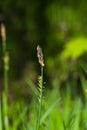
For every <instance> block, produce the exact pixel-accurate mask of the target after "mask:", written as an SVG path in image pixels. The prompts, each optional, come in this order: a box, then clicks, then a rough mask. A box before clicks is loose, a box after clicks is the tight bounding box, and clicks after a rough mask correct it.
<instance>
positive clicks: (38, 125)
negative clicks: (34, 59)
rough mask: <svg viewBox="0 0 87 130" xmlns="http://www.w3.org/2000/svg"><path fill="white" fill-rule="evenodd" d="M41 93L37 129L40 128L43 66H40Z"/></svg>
mask: <svg viewBox="0 0 87 130" xmlns="http://www.w3.org/2000/svg"><path fill="white" fill-rule="evenodd" d="M41 79H42V80H41V93H40V103H39V111H38V119H37V129H36V130H39V128H40V118H41V107H42V97H43V66H41Z"/></svg>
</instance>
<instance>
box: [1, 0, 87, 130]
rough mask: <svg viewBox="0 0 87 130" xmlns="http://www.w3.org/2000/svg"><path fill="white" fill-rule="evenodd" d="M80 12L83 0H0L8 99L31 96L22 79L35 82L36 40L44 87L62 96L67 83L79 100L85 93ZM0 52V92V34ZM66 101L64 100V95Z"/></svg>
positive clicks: (86, 59) (86, 54) (86, 30)
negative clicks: (42, 60)
mask: <svg viewBox="0 0 87 130" xmlns="http://www.w3.org/2000/svg"><path fill="white" fill-rule="evenodd" d="M86 16H87V1H86V0H80V1H79V0H66V1H65V0H61V1H58V0H50V1H49V0H36V1H35V0H18V1H15V0H3V1H0V23H4V24H5V26H6V33H7V42H6V44H7V50H8V52H9V56H10V70H9V100H11V101H13V100H14V99H16V98H17V100H18V99H19V100H22V99H24V98H25V100H26V101H30V100H31V97H32V96H31V95H32V92H31V90H30V88H29V85H30V83H29V85H28V84H27V82H26V79H27V78H28V79H29V80H31V81H33V82H34V84H35V85H37V77H38V75H40V65H39V63H38V59H37V51H36V48H37V45H38V44H39V45H40V46H41V47H42V50H43V54H44V61H45V67H44V81H45V82H46V83H45V86H46V88H45V89H46V90H47V93H50V92H51V93H52V94H53V93H54V94H53V97H54V99H55V96H54V95H55V91H57V92H58V94H59V92H60V94H59V95H61V96H62V97H64V96H65V95H66V91H67V88H68V87H69V91H71V97H72V99H74V98H77V97H80V98H81V100H82V103H84V102H85V100H86V99H85V95H86V93H87V87H86V78H87V25H86V24H87V17H86ZM0 53H1V54H0V89H1V92H2V90H3V63H2V40H1V36H0ZM83 84H84V85H83ZM67 86H68V87H67ZM83 86H84V87H83ZM46 90H45V91H46ZM48 95H49V96H50V94H48ZM59 95H58V97H59ZM51 96H52V95H51ZM66 98H67V97H66ZM51 100H52V99H51ZM66 101H67V102H68V100H67V99H66ZM50 102H51V101H50ZM78 104H79V103H78ZM67 111H68V110H67ZM82 128H83V127H82ZM53 129H54V128H53ZM84 129H85V127H84ZM76 130H77V129H76Z"/></svg>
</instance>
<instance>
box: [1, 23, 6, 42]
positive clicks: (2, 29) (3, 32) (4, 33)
mask: <svg viewBox="0 0 87 130" xmlns="http://www.w3.org/2000/svg"><path fill="white" fill-rule="evenodd" d="M1 36H2V40H3V42H5V41H6V28H5V25H4V24H1Z"/></svg>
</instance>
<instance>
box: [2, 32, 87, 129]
mask: <svg viewBox="0 0 87 130" xmlns="http://www.w3.org/2000/svg"><path fill="white" fill-rule="evenodd" d="M4 31H5V30H4ZM4 33H5V32H4ZM5 35H6V34H4V35H2V42H3V43H2V44H3V46H2V47H3V48H2V50H3V68H4V69H3V78H4V91H3V93H2V95H1V100H0V130H3V129H4V130H87V96H86V95H87V89H86V84H87V81H86V79H85V78H84V76H82V78H81V82H82V88H83V93H84V96H85V103H83V101H82V99H81V97H79V96H78V97H74V98H72V92H71V89H70V88H71V87H72V86H69V85H67V88H66V91H65V89H64V91H63V96H61V91H60V84H59V81H58V79H56V80H54V82H53V84H52V88H53V89H52V90H49V89H48V86H46V87H44V77H43V68H44V69H45V67H44V59H43V53H42V50H41V48H40V47H39V46H38V48H37V51H38V60H39V63H40V66H41V74H40V77H39V78H37V80H38V87H36V85H35V84H34V83H33V82H32V81H31V80H30V79H28V78H27V79H26V83H27V84H28V85H29V87H30V88H29V90H30V89H31V90H32V101H31V102H26V100H24V98H21V99H20V100H13V101H12V102H11V103H10V102H9V100H8V90H9V85H8V68H9V57H8V55H7V49H6V41H5V40H6V39H5V38H3V36H5Z"/></svg>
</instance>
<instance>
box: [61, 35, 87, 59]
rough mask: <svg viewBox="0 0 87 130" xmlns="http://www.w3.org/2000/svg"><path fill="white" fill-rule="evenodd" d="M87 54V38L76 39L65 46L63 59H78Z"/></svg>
mask: <svg viewBox="0 0 87 130" xmlns="http://www.w3.org/2000/svg"><path fill="white" fill-rule="evenodd" d="M85 52H87V38H85V37H79V38H74V39H72V40H71V41H70V42H68V43H67V44H66V45H65V49H64V52H63V54H62V57H63V58H64V59H68V58H71V59H77V58H79V57H80V56H82V55H83V54H84V53H85Z"/></svg>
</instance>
